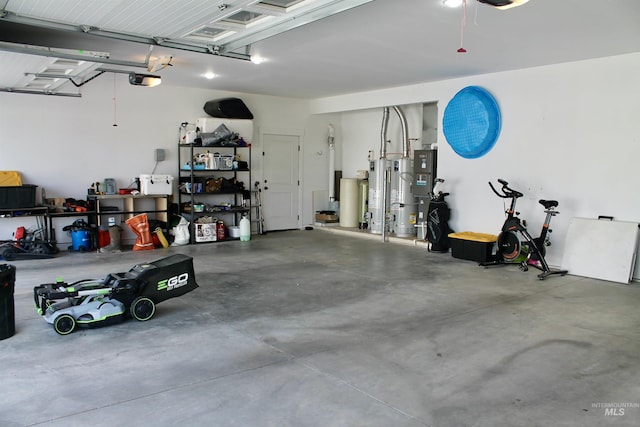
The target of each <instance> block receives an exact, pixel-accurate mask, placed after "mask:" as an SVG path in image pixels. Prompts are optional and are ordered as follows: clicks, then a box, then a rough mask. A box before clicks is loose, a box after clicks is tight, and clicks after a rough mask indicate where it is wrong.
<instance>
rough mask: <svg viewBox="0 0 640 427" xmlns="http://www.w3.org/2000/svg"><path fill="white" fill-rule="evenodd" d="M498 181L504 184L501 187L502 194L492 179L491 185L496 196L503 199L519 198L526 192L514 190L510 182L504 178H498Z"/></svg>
mask: <svg viewBox="0 0 640 427" xmlns="http://www.w3.org/2000/svg"><path fill="white" fill-rule="evenodd" d="M498 182H499V183H500V184H502V188H501V189H500V191H502V194H501V193H499V192H498V190H496V188H495V187H494V186H493V184H492V183H491V181H489V187H491V189H492V190H493V192H494V193H496V196H498V197H501V198H503V199H510V198H514V199H517V198H519V197H522V196H524V194H522V193H521V192H519V191H517V190H514V189H513V188H510V187H509V183H508V182H507V181H505V180H504V179H498Z"/></svg>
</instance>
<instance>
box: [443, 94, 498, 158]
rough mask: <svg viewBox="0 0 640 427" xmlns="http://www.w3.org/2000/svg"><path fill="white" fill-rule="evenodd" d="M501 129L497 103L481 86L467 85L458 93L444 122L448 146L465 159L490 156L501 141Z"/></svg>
mask: <svg viewBox="0 0 640 427" xmlns="http://www.w3.org/2000/svg"><path fill="white" fill-rule="evenodd" d="M500 127H501V118H500V108H499V107H498V103H497V102H496V100H495V99H494V98H493V96H492V95H491V94H490V93H489V92H487V91H486V90H485V89H483V88H481V87H479V86H467V87H465V88H464V89H462V90H460V91H459V92H458V93H456V94H455V96H454V97H453V98H452V99H451V101H449V104H447V107H446V108H445V110H444V118H443V119H442V130H443V132H444V136H445V138H446V139H447V143H449V145H450V146H451V148H453V151H455V152H456V153H457V154H458V155H460V156H461V157H464V158H465V159H475V158H478V157H482V156H484V155H485V154H487V153H488V152H489V151H490V150H491V149H492V148H493V146H494V145H495V143H496V141H497V140H498V136H499V135H500Z"/></svg>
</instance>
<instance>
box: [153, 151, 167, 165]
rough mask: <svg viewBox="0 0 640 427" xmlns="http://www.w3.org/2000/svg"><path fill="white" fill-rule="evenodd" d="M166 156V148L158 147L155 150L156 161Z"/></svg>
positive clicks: (154, 158) (154, 157)
mask: <svg viewBox="0 0 640 427" xmlns="http://www.w3.org/2000/svg"><path fill="white" fill-rule="evenodd" d="M164 158H165V157H164V149H162V148H156V149H155V151H154V152H153V160H155V161H156V162H161V161H163V160H164Z"/></svg>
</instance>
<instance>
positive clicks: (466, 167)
mask: <svg viewBox="0 0 640 427" xmlns="http://www.w3.org/2000/svg"><path fill="white" fill-rule="evenodd" d="M125 77H126V76H118V77H117V92H116V95H117V96H116V100H117V110H116V117H117V119H116V120H117V123H118V126H117V127H113V126H112V125H113V122H114V103H113V98H114V90H113V89H114V84H113V79H112V78H109V77H101V78H99V79H96V80H95V81H93V82H91V83H89V84H88V85H86V86H85V87H84V88H83V98H80V99H74V98H60V97H47V96H36V95H21V94H8V93H0V170H19V171H21V172H22V173H23V176H24V178H25V179H24V180H25V183H32V184H37V185H39V186H41V187H45V188H46V190H47V194H48V196H49V197H76V198H83V197H84V196H85V194H86V188H87V186H88V185H89V184H90V183H91V181H95V180H102V179H103V178H105V177H114V178H116V179H117V180H118V183H119V185H123V183H127V181H128V180H130V179H131V178H132V177H133V176H136V175H138V174H140V173H149V172H151V170H152V168H153V166H154V164H153V157H152V153H153V150H154V149H155V148H164V149H165V150H166V151H167V160H166V161H164V162H161V163H160V164H159V165H158V168H157V169H156V173H168V174H173V175H175V172H176V167H177V165H176V157H175V156H176V144H175V143H176V140H177V129H178V125H179V123H180V122H182V121H185V120H187V121H194V120H195V119H196V118H197V117H202V116H204V114H203V111H202V106H203V105H204V103H205V102H206V101H207V100H210V99H216V98H222V97H228V96H236V97H240V98H242V99H243V100H244V101H245V103H247V105H248V106H249V108H250V109H251V110H252V111H253V113H254V115H255V116H256V119H255V126H254V129H255V132H254V133H255V134H256V135H259V132H260V129H261V128H268V129H270V130H274V129H276V130H282V131H284V132H286V131H287V130H291V131H295V132H299V131H300V130H302V131H303V133H304V137H303V147H302V150H301V166H302V168H301V170H302V186H303V187H302V197H303V217H302V219H301V223H302V225H307V224H312V223H313V208H312V193H313V192H317V191H326V190H327V188H328V145H327V125H328V124H329V123H332V124H333V125H334V127H335V128H336V147H337V149H338V152H337V155H336V167H337V168H338V169H341V170H343V173H344V176H345V177H350V176H354V175H355V171H357V170H358V169H366V168H367V166H368V165H367V162H366V159H367V154H368V151H369V150H373V151H374V158H377V157H378V155H379V146H380V130H381V119H382V109H381V108H382V107H384V106H392V105H401V106H402V108H403V110H404V111H405V114H406V115H407V121H408V124H409V136H410V137H411V138H420V137H421V134H422V133H421V122H422V118H421V109H422V104H423V103H426V102H437V103H438V115H439V117H438V123H441V122H442V115H443V113H444V108H445V107H446V105H447V102H448V101H449V100H450V99H451V98H452V97H453V95H455V93H456V92H457V91H458V90H460V89H461V88H463V87H465V86H468V85H479V86H483V87H485V88H486V89H487V90H489V91H490V92H491V93H492V94H493V95H494V96H495V97H496V99H497V101H498V103H499V105H500V108H501V111H502V117H503V127H502V133H501V135H500V139H499V140H498V142H497V144H496V146H495V148H494V149H493V150H492V151H491V152H489V153H488V154H487V155H486V156H484V157H482V158H480V159H474V160H468V159H462V158H460V157H459V156H457V155H456V154H455V153H454V152H453V151H452V150H451V149H450V147H449V146H448V145H447V144H446V141H445V139H444V136H443V134H442V130H441V129H438V141H439V145H440V149H439V158H438V161H439V175H440V176H441V177H443V178H446V179H447V183H448V184H449V188H448V191H450V192H451V193H452V194H451V197H450V199H449V202H450V204H451V207H452V209H453V218H452V221H451V225H452V226H453V227H454V228H455V229H456V230H459V231H462V230H473V231H478V232H491V233H496V232H497V230H498V229H499V227H500V225H501V223H502V220H503V214H502V212H503V205H502V203H501V200H499V199H498V198H497V197H495V196H494V195H493V194H492V193H491V191H490V189H489V187H488V185H487V184H486V182H487V181H489V180H495V179H497V178H499V177H501V178H504V179H506V180H508V181H510V182H511V183H512V184H513V186H514V187H515V188H518V189H522V190H523V192H524V193H525V194H526V197H525V198H524V199H523V200H522V201H521V203H520V205H519V210H520V211H521V212H522V217H524V218H526V219H527V220H528V222H529V224H530V228H531V229H535V230H537V229H539V227H540V224H541V222H542V220H543V214H542V210H541V209H540V206H539V205H538V204H537V200H538V199H539V198H555V199H557V200H559V201H560V207H559V211H560V212H561V214H560V215H558V216H557V217H556V218H554V222H553V223H552V225H553V227H552V228H554V234H553V235H552V238H553V241H554V245H553V246H552V247H551V248H549V261H550V262H551V263H552V264H555V265H559V264H560V263H561V261H562V253H563V250H564V238H565V235H566V232H567V226H568V222H569V219H570V218H571V217H575V216H580V217H597V216H598V215H612V216H614V217H615V218H616V219H618V220H626V221H640V197H638V196H637V189H636V187H637V183H638V182H640V170H638V168H637V167H636V163H637V159H638V158H640V122H639V121H638V120H637V119H636V118H635V115H636V114H637V113H638V112H639V111H640V97H638V93H639V92H640V53H636V54H630V55H622V56H616V57H611V58H602V59H596V60H591V61H582V62H575V63H568V64H560V65H553V66H547V67H539V68H532V69H527V70H518V71H512V72H505V73H498V74H488V75H480V76H476V77H472V78H465V79H454V80H448V81H443V82H435V83H425V84H420V85H413V86H407V87H399V88H391V89H384V90H378V91H372V92H366V93H358V94H351V95H344V96H340V97H332V98H323V99H317V100H313V101H311V102H308V101H304V100H295V99H286V98H274V97H266V96H260V95H249V94H230V93H225V92H220V91H214V90H211V91H202V90H195V89H187V88H175V87H168V86H160V87H157V88H153V89H150V88H141V87H133V86H130V85H129V84H128V83H127V82H126V78H125ZM399 129H400V127H399V122H398V120H397V117H396V115H395V113H393V111H392V112H391V114H390V118H389V131H388V138H389V139H391V140H392V144H391V146H390V147H389V151H398V150H399V139H400V130H399ZM419 146H420V141H413V142H412V148H416V147H419ZM253 152H254V166H256V167H254V171H255V173H256V174H257V175H259V173H260V171H259V161H256V160H259V159H256V158H255V156H256V155H258V153H260V152H261V151H260V147H259V141H258V140H257V139H256V138H255V135H254V151H253ZM319 153H321V154H319ZM254 179H255V178H254ZM16 221H18V222H20V220H2V221H0V239H4V238H10V236H11V232H13V231H14V230H15V228H16V226H17V225H22V224H19V223H17V222H16ZM59 222H62V221H59ZM69 222H71V221H69ZM61 225H63V224H61ZM58 237H59V238H60V237H61V233H58ZM638 273H639V271H638V270H637V271H636V276H637V275H638Z"/></svg>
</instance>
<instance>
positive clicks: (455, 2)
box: [442, 0, 462, 7]
mask: <svg viewBox="0 0 640 427" xmlns="http://www.w3.org/2000/svg"><path fill="white" fill-rule="evenodd" d="M442 4H443V5H445V6H447V7H460V6H462V0H442Z"/></svg>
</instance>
